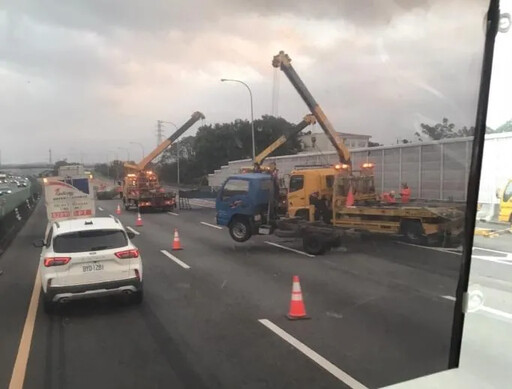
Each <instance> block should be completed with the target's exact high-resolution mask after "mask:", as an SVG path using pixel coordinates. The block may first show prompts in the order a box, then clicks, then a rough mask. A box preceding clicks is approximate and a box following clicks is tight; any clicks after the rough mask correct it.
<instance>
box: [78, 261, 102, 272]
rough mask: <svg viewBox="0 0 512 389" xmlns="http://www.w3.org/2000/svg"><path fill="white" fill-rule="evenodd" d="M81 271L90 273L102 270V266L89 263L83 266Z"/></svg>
mask: <svg viewBox="0 0 512 389" xmlns="http://www.w3.org/2000/svg"><path fill="white" fill-rule="evenodd" d="M82 270H83V272H84V273H87V272H90V271H100V270H103V264H101V263H90V264H88V265H83V266H82Z"/></svg>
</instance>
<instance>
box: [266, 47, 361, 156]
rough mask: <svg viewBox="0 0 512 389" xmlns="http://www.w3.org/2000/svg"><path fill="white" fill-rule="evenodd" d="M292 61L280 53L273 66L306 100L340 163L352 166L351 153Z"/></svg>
mask: <svg viewBox="0 0 512 389" xmlns="http://www.w3.org/2000/svg"><path fill="white" fill-rule="evenodd" d="M291 61H292V60H291V59H290V57H289V56H288V54H286V53H285V52H284V51H280V52H279V54H277V55H276V56H274V59H273V60H272V66H274V67H275V68H280V69H281V70H282V71H283V72H284V74H286V77H288V80H290V82H291V83H292V85H293V87H294V88H295V90H296V91H297V92H298V93H299V95H300V97H302V100H304V102H305V103H306V105H307V106H308V108H309V109H310V111H311V113H312V114H313V115H315V117H316V120H317V121H318V123H319V124H320V127H322V130H324V132H325V134H326V135H327V137H328V138H329V140H330V141H331V143H332V145H333V146H334V148H335V149H336V152H337V153H338V156H339V158H340V162H341V163H344V164H348V165H350V164H351V161H350V151H349V150H348V148H347V147H346V146H345V144H344V143H343V140H342V139H341V138H340V136H339V134H338V133H337V132H336V130H335V129H334V127H333V125H332V124H331V122H330V121H329V119H327V116H325V113H324V111H322V108H320V106H319V105H318V103H317V102H316V100H315V98H314V97H313V95H312V94H311V93H310V92H309V90H308V88H307V87H306V85H305V84H304V82H302V80H301V79H300V77H299V75H298V74H297V72H296V71H295V69H294V68H293V67H292V65H291Z"/></svg>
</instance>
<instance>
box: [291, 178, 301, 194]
mask: <svg viewBox="0 0 512 389" xmlns="http://www.w3.org/2000/svg"><path fill="white" fill-rule="evenodd" d="M302 188H304V176H291V177H290V192H296V191H298V190H301V189H302Z"/></svg>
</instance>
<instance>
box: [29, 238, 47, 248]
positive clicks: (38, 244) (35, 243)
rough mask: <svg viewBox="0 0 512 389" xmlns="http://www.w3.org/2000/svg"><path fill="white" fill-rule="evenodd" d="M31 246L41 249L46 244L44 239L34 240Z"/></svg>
mask: <svg viewBox="0 0 512 389" xmlns="http://www.w3.org/2000/svg"><path fill="white" fill-rule="evenodd" d="M32 246H34V247H39V248H41V247H44V246H46V243H45V242H44V239H36V240H34V241H33V242H32Z"/></svg>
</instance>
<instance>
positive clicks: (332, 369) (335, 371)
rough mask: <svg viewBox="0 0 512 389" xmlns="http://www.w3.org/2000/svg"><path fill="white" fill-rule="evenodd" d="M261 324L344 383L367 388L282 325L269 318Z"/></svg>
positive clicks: (262, 320)
mask: <svg viewBox="0 0 512 389" xmlns="http://www.w3.org/2000/svg"><path fill="white" fill-rule="evenodd" d="M258 321H259V322H260V323H261V324H263V325H264V326H265V327H267V328H268V329H269V330H270V331H272V332H273V333H275V334H276V335H278V336H279V337H281V338H282V339H284V340H285V341H287V342H288V343H290V344H291V345H292V346H293V347H295V348H296V349H297V350H299V351H300V352H301V353H303V354H304V355H305V356H307V357H308V358H310V359H311V360H313V361H314V362H316V363H317V364H318V365H320V366H321V367H322V368H324V369H325V370H327V371H328V372H329V373H331V374H332V375H333V376H335V377H336V378H337V379H339V380H340V381H341V382H343V383H344V384H346V385H348V386H350V387H351V388H356V389H366V386H364V385H363V384H362V383H360V382H359V381H357V380H355V379H354V378H352V377H351V376H349V375H348V374H347V373H345V372H344V371H343V370H341V369H340V368H338V367H337V366H335V365H334V364H332V363H331V362H329V361H328V360H327V359H325V358H324V357H322V356H321V355H320V354H318V353H317V352H315V351H313V350H312V349H310V348H309V347H308V346H306V345H305V344H304V343H302V342H301V341H299V340H298V339H296V338H294V337H293V336H291V335H290V334H289V333H287V332H286V331H284V330H283V329H281V328H280V327H278V326H276V325H275V324H274V323H272V322H271V321H270V320H267V319H259V320H258Z"/></svg>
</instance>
